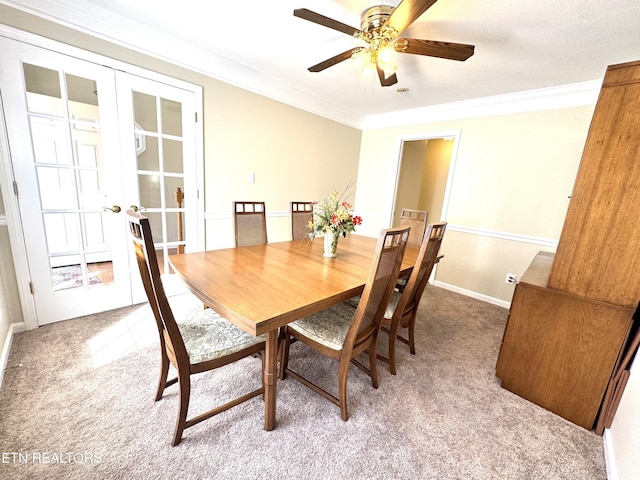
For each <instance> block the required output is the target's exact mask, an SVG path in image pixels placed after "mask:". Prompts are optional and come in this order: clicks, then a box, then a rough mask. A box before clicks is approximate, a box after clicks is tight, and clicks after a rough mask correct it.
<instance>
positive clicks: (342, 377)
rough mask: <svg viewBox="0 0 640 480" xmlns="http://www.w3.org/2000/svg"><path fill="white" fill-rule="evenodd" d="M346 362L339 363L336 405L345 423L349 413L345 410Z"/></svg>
mask: <svg viewBox="0 0 640 480" xmlns="http://www.w3.org/2000/svg"><path fill="white" fill-rule="evenodd" d="M349 364H350V362H349V361H348V360H346V361H345V360H343V361H341V362H340V370H339V372H338V403H339V404H340V417H342V420H344V421H345V422H346V421H347V420H349V412H348V410H347V378H348V376H349Z"/></svg>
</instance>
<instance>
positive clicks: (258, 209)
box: [233, 202, 267, 247]
mask: <svg viewBox="0 0 640 480" xmlns="http://www.w3.org/2000/svg"><path fill="white" fill-rule="evenodd" d="M233 225H234V231H235V238H236V247H248V246H250V245H263V244H265V243H267V217H266V211H265V206H264V202H233Z"/></svg>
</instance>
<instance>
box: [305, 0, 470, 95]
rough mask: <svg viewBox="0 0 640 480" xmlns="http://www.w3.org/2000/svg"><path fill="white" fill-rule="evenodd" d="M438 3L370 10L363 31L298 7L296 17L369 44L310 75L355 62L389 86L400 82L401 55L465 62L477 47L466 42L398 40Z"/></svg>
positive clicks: (424, 0) (416, 1) (414, 1)
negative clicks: (376, 74)
mask: <svg viewBox="0 0 640 480" xmlns="http://www.w3.org/2000/svg"><path fill="white" fill-rule="evenodd" d="M434 3H436V0H402V1H401V2H400V4H399V5H398V6H397V7H392V6H389V5H377V6H373V7H370V8H368V9H366V10H365V11H364V12H362V15H361V19H360V21H361V24H360V29H358V28H354V27H351V26H349V25H346V24H344V23H342V22H339V21H337V20H333V19H332V18H329V17H325V16H324V15H321V14H319V13H316V12H312V11H311V10H307V9H306V8H298V9H296V10H294V11H293V15H294V16H296V17H298V18H302V19H304V20H308V21H310V22H313V23H317V24H319V25H322V26H325V27H328V28H332V29H333V30H337V31H339V32H342V33H346V34H347V35H351V36H353V37H355V38H358V39H360V40H363V41H364V42H366V44H367V45H366V46H365V47H355V48H352V49H350V50H347V51H346V52H343V53H340V54H338V55H336V56H335V57H331V58H329V59H327V60H325V61H323V62H320V63H318V64H317V65H314V66H312V67H309V68H308V70H309V71H310V72H321V71H322V70H324V69H326V68H329V67H332V66H333V65H336V64H338V63H340V62H343V61H345V60H348V59H350V58H351V59H352V60H353V63H354V66H355V67H356V69H357V70H359V71H360V72H362V73H363V74H365V75H368V74H369V75H370V74H373V73H374V72H376V71H377V73H378V78H379V79H380V85H382V86H383V87H388V86H391V85H394V84H395V83H397V82H398V77H397V76H396V71H397V69H398V64H397V54H398V53H412V54H414V55H426V56H429V57H439V58H446V59H449V60H458V61H465V60H466V59H467V58H469V57H470V56H471V55H473V51H474V48H475V46H474V45H466V44H463V43H451V42H438V41H434V40H419V39H416V38H398V37H399V35H400V34H401V33H402V32H403V31H404V30H405V29H406V28H407V27H408V26H409V25H411V24H412V23H413V22H414V21H416V20H417V19H418V17H419V16H420V15H422V14H423V13H424V12H426V11H427V9H428V8H429V7H431V5H433V4H434Z"/></svg>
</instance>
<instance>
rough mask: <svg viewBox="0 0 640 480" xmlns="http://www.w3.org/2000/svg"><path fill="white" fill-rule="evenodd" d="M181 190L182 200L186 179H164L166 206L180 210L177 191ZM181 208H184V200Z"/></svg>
mask: <svg viewBox="0 0 640 480" xmlns="http://www.w3.org/2000/svg"><path fill="white" fill-rule="evenodd" d="M178 188H179V189H180V193H179V194H178V195H179V196H180V198H182V197H183V196H182V192H183V191H184V179H183V178H182V177H167V176H165V177H164V195H165V205H166V206H167V208H178V207H179V206H178V200H179V199H178V198H176V192H177V189H178ZM180 203H181V206H182V207H184V199H182V200H181V201H180Z"/></svg>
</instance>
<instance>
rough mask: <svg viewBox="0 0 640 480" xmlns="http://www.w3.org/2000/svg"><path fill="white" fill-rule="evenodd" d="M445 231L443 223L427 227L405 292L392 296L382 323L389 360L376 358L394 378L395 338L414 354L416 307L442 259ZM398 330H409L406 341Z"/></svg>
mask: <svg viewBox="0 0 640 480" xmlns="http://www.w3.org/2000/svg"><path fill="white" fill-rule="evenodd" d="M446 229H447V223H446V222H442V223H432V224H429V225H428V226H427V229H426V230H425V232H424V239H423V240H422V245H421V247H420V253H419V254H418V258H417V259H416V264H415V266H414V267H413V270H412V271H411V275H410V276H409V281H408V282H407V285H406V287H405V288H404V291H403V292H402V293H400V292H393V293H392V294H391V299H390V300H389V306H388V307H387V311H386V312H385V315H384V320H383V323H382V330H383V331H384V332H386V333H388V334H389V358H385V357H382V356H378V358H379V359H380V360H382V361H384V362H386V363H388V364H389V371H390V372H391V373H392V374H393V375H395V374H396V339H397V340H400V341H401V342H402V343H404V344H406V345H408V346H409V351H410V352H411V354H412V355H415V354H416V347H415V327H416V315H417V313H418V305H419V304H420V300H421V299H422V294H423V293H424V289H425V288H426V286H427V283H429V277H430V276H431V272H433V267H434V266H435V265H436V263H438V262H439V261H440V259H441V258H442V255H440V245H441V244H442V239H443V237H444V232H445V230H446ZM400 328H406V329H407V330H408V338H406V337H403V336H401V335H400V333H399V332H400Z"/></svg>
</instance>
